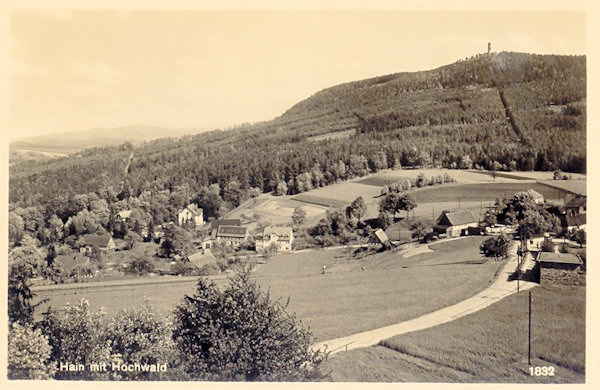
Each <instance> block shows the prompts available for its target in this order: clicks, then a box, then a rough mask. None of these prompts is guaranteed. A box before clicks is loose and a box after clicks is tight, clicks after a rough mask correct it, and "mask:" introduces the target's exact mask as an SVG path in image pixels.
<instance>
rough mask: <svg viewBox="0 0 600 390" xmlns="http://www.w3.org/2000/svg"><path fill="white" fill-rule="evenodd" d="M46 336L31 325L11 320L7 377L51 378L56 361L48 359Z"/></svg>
mask: <svg viewBox="0 0 600 390" xmlns="http://www.w3.org/2000/svg"><path fill="white" fill-rule="evenodd" d="M50 352H51V348H50V345H49V344H48V337H46V336H44V335H43V334H42V331H41V330H40V329H35V330H34V329H33V328H32V327H31V325H23V324H20V323H19V322H13V323H12V324H11V325H10V329H9V333H8V378H9V379H13V380H14V379H51V378H52V376H53V375H54V373H55V372H56V362H53V361H51V360H50Z"/></svg>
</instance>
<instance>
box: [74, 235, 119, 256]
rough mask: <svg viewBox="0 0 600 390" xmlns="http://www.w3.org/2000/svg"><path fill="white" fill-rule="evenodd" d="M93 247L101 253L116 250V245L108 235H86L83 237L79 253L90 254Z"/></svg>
mask: <svg viewBox="0 0 600 390" xmlns="http://www.w3.org/2000/svg"><path fill="white" fill-rule="evenodd" d="M93 247H97V248H98V249H100V250H101V251H108V252H112V251H114V250H115V249H116V248H117V245H116V244H115V242H114V240H113V239H112V237H111V236H109V235H99V234H88V235H86V236H84V237H83V241H82V242H81V247H80V248H79V251H80V252H81V253H90V252H91V251H92V248H93Z"/></svg>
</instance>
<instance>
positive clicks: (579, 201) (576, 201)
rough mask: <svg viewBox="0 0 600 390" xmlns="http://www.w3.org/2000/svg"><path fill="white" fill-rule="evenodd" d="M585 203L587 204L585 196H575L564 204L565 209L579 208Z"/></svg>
mask: <svg viewBox="0 0 600 390" xmlns="http://www.w3.org/2000/svg"><path fill="white" fill-rule="evenodd" d="M586 202H587V196H585V195H575V196H574V197H573V198H571V200H570V201H568V202H567V203H565V207H575V208H579V207H581V206H585V204H586Z"/></svg>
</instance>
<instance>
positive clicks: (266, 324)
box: [173, 268, 324, 381]
mask: <svg viewBox="0 0 600 390" xmlns="http://www.w3.org/2000/svg"><path fill="white" fill-rule="evenodd" d="M173 337H174V339H175V342H176V345H177V349H178V351H179V353H180V354H181V356H182V361H183V362H182V364H183V365H184V367H185V371H186V373H187V374H188V375H189V376H190V378H192V379H196V380H247V381H253V380H269V381H283V380H286V381H298V380H310V379H315V378H317V377H319V376H320V372H319V370H318V366H319V364H320V363H321V361H322V360H323V357H324V356H323V354H322V353H320V352H311V350H310V346H311V344H312V341H313V340H312V337H311V335H310V333H309V332H308V331H306V330H305V329H304V328H303V327H302V325H301V323H300V322H299V321H298V320H297V319H296V317H295V315H291V314H288V313H287V312H286V307H285V306H283V305H281V304H280V303H279V302H273V301H271V298H270V297H269V294H268V293H264V292H262V291H261V290H260V289H259V288H258V287H257V286H256V284H255V283H254V282H252V281H251V280H250V272H249V268H243V269H240V270H238V271H237V272H236V273H235V275H234V276H233V277H232V278H231V279H230V284H229V286H227V287H226V288H225V289H223V290H222V291H219V289H217V287H216V286H215V284H214V283H212V282H208V281H207V280H205V279H200V281H199V282H198V287H197V292H196V293H195V294H194V295H193V296H186V297H185V301H184V303H182V304H181V305H180V306H178V307H177V309H176V310H175V326H174V332H173Z"/></svg>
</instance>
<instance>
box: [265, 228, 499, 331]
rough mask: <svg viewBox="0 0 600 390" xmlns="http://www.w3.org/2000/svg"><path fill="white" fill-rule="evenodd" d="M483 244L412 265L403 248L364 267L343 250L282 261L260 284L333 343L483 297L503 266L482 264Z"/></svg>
mask: <svg viewBox="0 0 600 390" xmlns="http://www.w3.org/2000/svg"><path fill="white" fill-rule="evenodd" d="M481 240H482V238H481V237H470V238H467V239H465V241H464V247H463V248H462V249H461V250H459V251H456V252H453V253H451V255H450V254H449V252H446V251H440V250H434V251H433V252H431V253H424V254H420V255H415V256H411V257H408V258H407V257H404V255H403V251H402V250H401V249H399V250H396V251H394V252H386V253H381V254H375V255H372V256H367V257H365V258H362V259H360V260H354V259H352V257H349V256H348V255H347V254H346V253H344V250H336V251H318V252H304V253H295V254H280V255H277V256H275V257H273V258H272V259H270V260H269V262H268V263H267V264H264V265H261V266H260V268H258V269H257V270H256V272H255V273H254V277H255V279H256V280H257V282H258V283H259V284H260V285H261V286H262V287H263V288H265V289H267V288H268V289H269V291H270V294H271V297H273V298H276V299H277V298H280V299H281V300H282V301H283V302H285V301H286V300H287V298H288V297H289V298H290V302H289V310H291V311H293V312H295V313H296V314H297V315H298V316H299V317H300V319H302V321H303V323H304V324H306V325H308V326H309V327H310V328H311V331H312V332H313V334H314V335H315V337H316V339H317V340H326V339H329V338H333V337H341V336H345V335H349V334H353V333H357V332H361V331H365V330H369V329H374V328H377V327H381V326H386V325H390V324H393V323H397V322H400V321H404V320H408V319H411V318H415V317H418V316H420V315H422V314H425V313H428V312H431V311H435V310H438V309H441V308H443V307H445V306H448V305H451V304H454V303H457V302H459V301H461V300H463V299H466V298H468V297H470V296H472V295H474V294H476V293H477V292H478V291H480V290H482V289H483V288H485V287H486V286H487V285H488V284H489V283H490V282H491V280H493V278H494V276H495V274H496V271H497V269H498V268H499V267H500V265H501V263H497V262H494V261H486V259H483V258H482V257H481V255H480V254H479V243H480V242H481ZM448 259H452V261H449V260H448ZM449 263H452V264H449ZM477 263H479V264H477ZM323 265H325V266H326V273H325V274H322V266H323ZM362 267H365V269H364V270H363V269H362Z"/></svg>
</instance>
